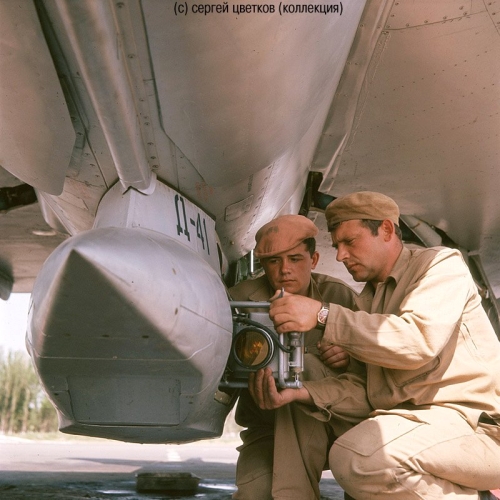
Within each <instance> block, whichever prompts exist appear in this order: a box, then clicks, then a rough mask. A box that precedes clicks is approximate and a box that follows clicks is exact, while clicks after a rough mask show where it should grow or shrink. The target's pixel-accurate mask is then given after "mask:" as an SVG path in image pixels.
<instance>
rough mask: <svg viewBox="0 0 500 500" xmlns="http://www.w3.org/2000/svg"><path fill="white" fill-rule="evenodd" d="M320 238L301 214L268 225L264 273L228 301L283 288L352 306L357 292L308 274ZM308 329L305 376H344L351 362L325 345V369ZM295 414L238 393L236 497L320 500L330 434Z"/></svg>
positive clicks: (314, 332)
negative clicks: (265, 407)
mask: <svg viewBox="0 0 500 500" xmlns="http://www.w3.org/2000/svg"><path fill="white" fill-rule="evenodd" d="M317 233H318V229H317V228H316V226H315V225H314V224H313V222H312V221H310V220H309V219H307V218H306V217H303V216H300V215H284V216H281V217H278V218H277V219H274V220H272V221H271V222H269V223H268V224H265V225H264V226H263V227H262V228H261V229H260V230H259V231H258V232H257V234H256V247H255V256H256V257H258V258H260V261H261V264H262V266H263V268H264V271H265V275H264V276H262V277H260V278H257V279H254V280H248V281H244V282H242V283H240V284H239V285H237V286H235V287H233V288H232V289H231V290H230V295H231V297H232V299H234V300H245V301H258V302H260V301H266V302H267V301H269V299H270V298H271V297H272V296H273V295H274V293H275V292H276V291H277V290H278V291H280V290H281V289H282V288H284V289H285V291H286V292H288V293H294V294H300V295H303V296H306V297H311V298H313V299H315V300H319V301H320V302H333V303H337V304H342V305H343V306H345V307H351V308H352V307H353V306H354V295H355V294H354V292H353V291H352V290H351V288H349V287H348V286H347V285H346V284H345V283H343V282H341V281H339V280H336V279H334V278H330V277H328V276H324V275H321V274H316V273H311V271H312V270H313V269H314V268H315V267H316V264H317V262H318V259H319V254H318V252H316V250H315V240H314V237H315V236H316V235H317ZM308 330H309V331H307V332H306V333H305V339H304V340H305V346H306V354H305V358H304V360H305V362H304V364H305V371H304V378H323V377H325V376H327V375H335V373H336V372H337V373H340V372H341V371H344V370H343V369H340V370H339V369H338V368H339V367H341V368H342V367H343V368H345V366H346V365H347V364H348V356H347V355H346V354H345V353H344V352H343V350H341V349H338V348H336V347H334V346H330V350H329V355H328V356H327V355H325V356H324V359H325V362H327V363H328V366H329V367H331V368H333V369H334V370H333V371H332V370H330V369H329V368H327V367H326V366H325V365H324V364H323V363H322V362H319V361H318V358H317V356H318V354H319V351H318V347H317V344H318V342H319V340H320V339H321V337H322V334H323V332H322V331H321V330H318V329H316V328H314V327H313V328H310V329H308ZM329 356H330V357H329ZM335 369H337V370H336V372H335ZM297 413H298V414H296V413H295V412H294V411H293V409H291V408H283V409H280V410H279V411H277V412H275V411H266V410H260V409H259V408H258V407H257V406H256V405H255V403H254V401H253V400H252V398H251V397H250V394H249V393H248V391H247V390H243V391H242V393H241V395H240V399H239V401H238V406H237V408H236V422H237V423H238V424H239V425H241V426H242V427H246V429H245V430H244V431H243V432H242V433H241V438H242V441H243V445H242V446H241V447H240V448H239V451H240V455H239V458H238V463H237V472H236V484H237V486H238V491H237V492H236V493H235V494H234V496H233V498H235V499H239V500H246V499H251V500H266V499H271V498H296V499H297V500H307V499H309V498H311V499H316V498H319V496H320V494H319V485H318V483H319V480H320V478H321V473H322V470H323V468H324V466H325V464H326V463H327V460H328V450H329V448H330V446H331V443H332V441H333V435H332V433H331V432H328V430H327V429H326V428H325V426H324V425H318V426H317V429H315V428H314V427H313V426H307V427H303V426H302V425H301V419H304V418H309V419H310V417H307V416H306V415H305V414H304V413H303V412H301V411H299V412H297ZM358 421H359V419H355V422H358ZM351 425H352V424H351ZM297 427H298V430H297V429H296V428H297ZM302 430H304V431H305V432H302ZM292 450H293V451H292ZM291 451H292V453H290V452H291ZM290 456H297V457H298V460H297V461H296V462H294V461H291V460H290ZM273 474H274V478H273ZM290 492H292V493H291V495H292V496H289V494H290Z"/></svg>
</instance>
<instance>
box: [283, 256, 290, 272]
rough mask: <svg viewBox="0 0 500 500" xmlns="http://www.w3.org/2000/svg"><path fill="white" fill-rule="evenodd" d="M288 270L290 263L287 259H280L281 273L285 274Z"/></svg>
mask: <svg viewBox="0 0 500 500" xmlns="http://www.w3.org/2000/svg"><path fill="white" fill-rule="evenodd" d="M288 272H290V263H289V262H288V260H287V259H283V260H282V261H281V274H286V273H288Z"/></svg>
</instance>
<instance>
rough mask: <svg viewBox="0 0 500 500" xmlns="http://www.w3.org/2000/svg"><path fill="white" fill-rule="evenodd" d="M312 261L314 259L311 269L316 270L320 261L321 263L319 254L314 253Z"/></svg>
mask: <svg viewBox="0 0 500 500" xmlns="http://www.w3.org/2000/svg"><path fill="white" fill-rule="evenodd" d="M311 259H312V264H311V269H316V266H317V265H318V261H319V253H318V252H314V253H313V254H312V257H311Z"/></svg>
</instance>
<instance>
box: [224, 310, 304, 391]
mask: <svg viewBox="0 0 500 500" xmlns="http://www.w3.org/2000/svg"><path fill="white" fill-rule="evenodd" d="M231 309H232V311H233V342H232V345H231V352H230V354H229V359H228V362H227V365H226V370H225V371H224V375H223V377H222V380H221V383H220V385H219V388H220V389H224V388H238V387H248V375H249V373H251V372H255V371H257V370H259V369H260V368H265V367H270V368H271V369H272V370H273V375H274V378H275V380H276V385H277V386H278V387H280V388H282V389H284V388H294V389H299V388H301V387H302V382H301V381H300V374H301V372H302V371H303V370H304V335H303V334H302V333H299V332H293V333H287V334H283V333H282V334H277V333H276V332H275V331H274V328H273V323H272V321H271V320H270V318H269V302H242V301H232V302H231ZM239 311H245V312H239Z"/></svg>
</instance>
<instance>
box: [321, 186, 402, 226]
mask: <svg viewBox="0 0 500 500" xmlns="http://www.w3.org/2000/svg"><path fill="white" fill-rule="evenodd" d="M325 217H326V222H327V224H328V229H330V228H331V227H332V226H334V225H335V224H338V223H339V222H344V221H346V220H353V219H367V220H384V219H389V220H391V221H392V222H394V224H396V225H399V207H398V206H397V204H396V202H395V201H394V200H393V199H392V198H389V197H388V196H385V194H382V193H375V192H372V191H359V192H358V193H351V194H348V195H346V196H341V197H340V198H337V199H336V200H333V201H332V202H331V203H330V204H329V205H328V206H327V207H326V210H325Z"/></svg>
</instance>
